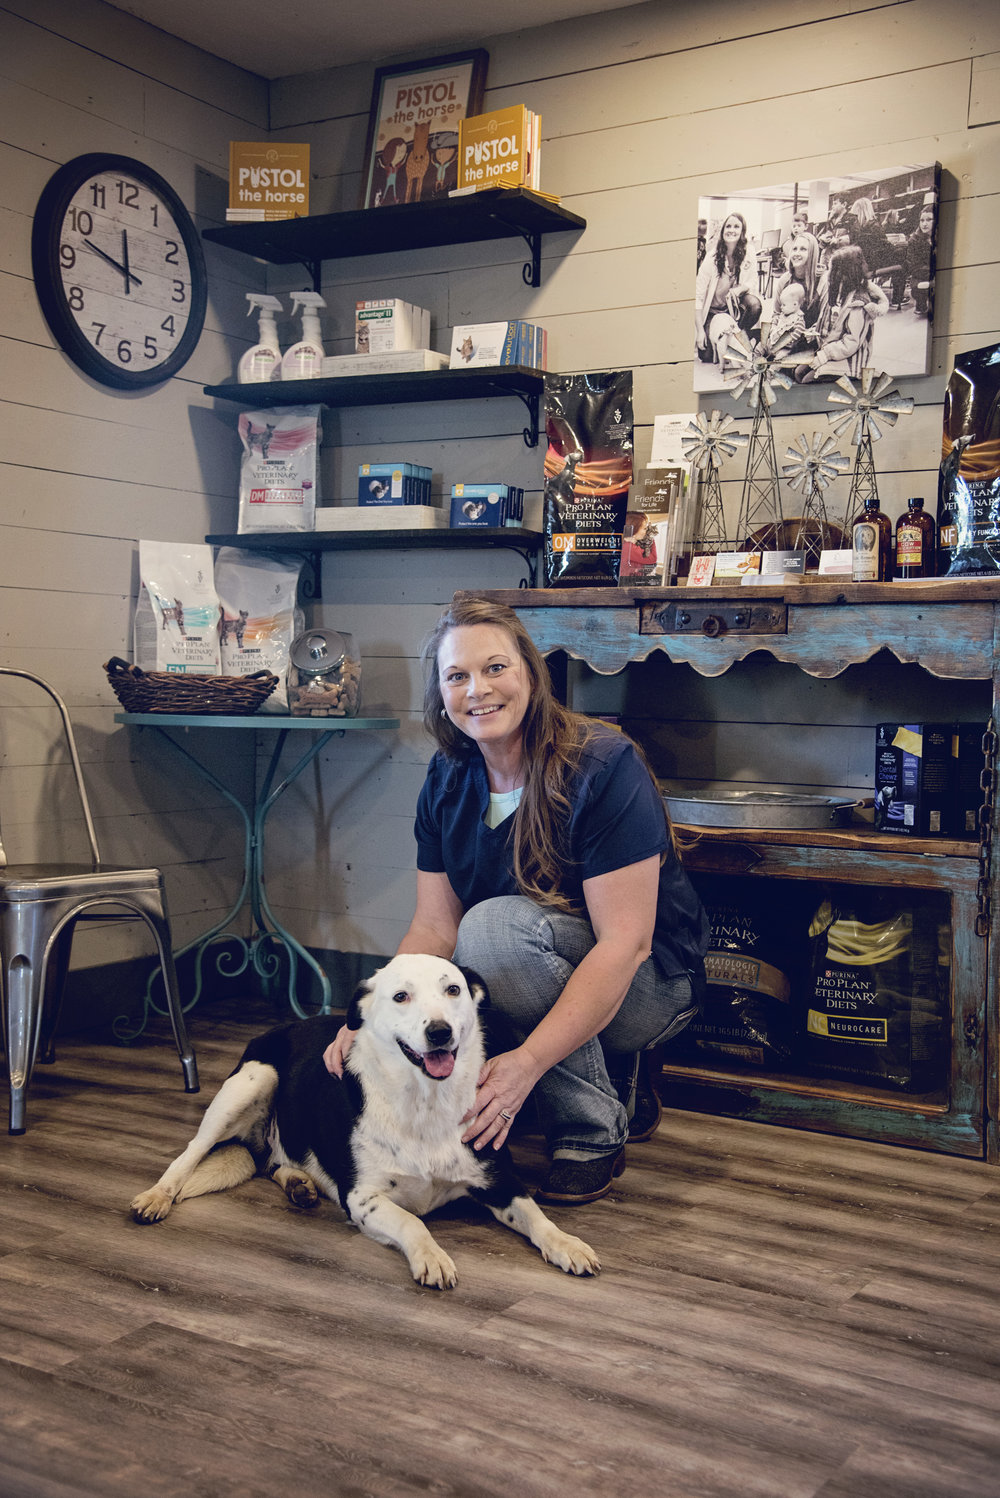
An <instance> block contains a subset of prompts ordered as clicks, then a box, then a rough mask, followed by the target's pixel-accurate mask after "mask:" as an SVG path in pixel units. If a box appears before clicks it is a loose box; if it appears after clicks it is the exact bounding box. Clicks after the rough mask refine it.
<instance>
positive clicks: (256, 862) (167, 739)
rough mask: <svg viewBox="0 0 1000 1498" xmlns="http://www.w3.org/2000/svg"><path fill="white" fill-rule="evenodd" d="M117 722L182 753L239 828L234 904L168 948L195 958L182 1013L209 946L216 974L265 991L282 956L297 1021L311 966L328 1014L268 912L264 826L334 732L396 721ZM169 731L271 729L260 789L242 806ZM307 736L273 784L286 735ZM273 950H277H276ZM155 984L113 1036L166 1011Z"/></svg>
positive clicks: (119, 718) (197, 990) (301, 956)
mask: <svg viewBox="0 0 1000 1498" xmlns="http://www.w3.org/2000/svg"><path fill="white" fill-rule="evenodd" d="M115 722H116V723H128V724H132V725H133V726H138V727H141V728H153V729H155V730H156V733H157V736H158V737H159V738H160V739H162V740H163V742H164V743H166V744H168V745H169V746H170V749H171V751H172V752H174V753H176V754H178V755H180V756H181V757H182V758H183V759H184V760H185V761H186V762H187V763H188V764H189V765H191V766H192V768H193V769H194V770H195V771H196V772H197V774H198V775H200V776H201V778H202V779H203V780H207V781H208V783H209V784H210V785H212V786H213V787H214V788H215V790H217V791H218V792H219V794H220V795H222V796H224V797H225V799H226V800H227V801H228V802H229V804H230V805H231V806H232V807H233V808H234V809H235V810H236V812H237V814H238V816H239V817H240V819H241V820H242V823H243V833H244V842H243V877H242V882H241V885H240V889H239V892H238V894H237V896H236V899H235V900H234V902H233V905H232V907H231V908H230V909H229V910H228V911H227V912H226V914H225V915H224V916H223V917H222V919H221V920H219V921H216V923H215V925H214V926H211V927H209V929H208V930H207V931H204V932H202V934H201V935H200V936H197V937H195V938H194V939H193V940H192V941H189V942H187V943H186V944H185V945H184V946H182V947H178V948H177V949H176V950H175V951H174V957H175V959H180V958H181V957H184V956H185V955H186V954H187V953H188V952H193V953H194V992H193V993H192V995H191V998H190V999H189V1000H188V1001H187V1003H185V1005H184V1010H185V1012H187V1010H189V1009H192V1008H193V1007H194V1005H195V1004H197V1002H198V1000H199V999H200V997H201V991H202V983H203V964H204V960H205V955H206V953H207V952H208V950H209V949H210V948H211V947H213V946H222V944H223V943H224V947H223V949H222V950H220V951H218V952H217V953H216V955H215V967H216V971H217V972H218V973H219V974H220V975H221V976H223V977H226V978H238V977H239V976H240V974H241V973H245V972H247V971H248V970H252V971H253V972H254V973H255V974H256V975H257V977H259V978H260V979H261V981H262V983H263V984H264V987H265V991H270V988H271V986H272V984H274V983H275V982H276V981H277V979H278V976H279V974H280V971H281V955H280V952H283V953H284V956H285V959H286V963H287V990H288V1002H289V1005H290V1006H291V1009H292V1011H293V1013H294V1014H296V1015H298V1017H299V1018H300V1019H304V1018H305V1017H306V1015H307V1012H308V1011H307V1010H305V1009H304V1008H303V1007H302V1005H301V1003H300V1002H299V999H298V997H297V993H296V990H297V987H298V979H299V969H300V964H303V963H304V964H305V965H306V966H307V967H309V968H311V969H312V971H313V973H314V974H315V976H316V979H317V980H318V982H319V988H320V993H321V996H322V997H321V1002H320V1008H319V1011H318V1012H319V1013H320V1014H329V1013H330V1011H331V1007H332V1006H331V999H332V991H331V988H330V980H329V978H328V977H327V975H326V973H325V972H324V971H323V969H322V968H321V967H320V965H319V963H318V962H317V961H316V959H315V958H314V957H313V956H312V954H311V953H310V952H308V951H307V950H306V949H305V947H303V946H302V945H301V943H300V942H298V941H296V939H295V937H294V936H293V935H292V934H291V932H290V931H288V929H287V928H286V927H285V926H283V925H282V924H281V922H280V921H279V920H278V918H277V916H276V915H275V913H274V911H273V910H272V909H271V905H270V903H269V901H268V898H267V892H266V889H265V885H264V869H263V858H264V824H265V822H266V820H267V817H268V815H269V813H270V811H271V809H272V808H273V806H274V804H275V802H276V801H277V800H278V798H279V797H280V796H281V795H282V794H283V793H284V792H285V791H286V790H287V789H288V787H289V786H290V785H291V784H292V783H293V781H295V780H297V779H298V777H299V776H300V775H301V774H302V772H303V770H305V769H306V768H307V766H308V765H310V764H311V763H312V762H313V760H314V759H315V758H316V756H317V755H318V754H319V753H320V751H321V750H322V749H323V747H324V746H325V745H326V744H327V743H328V742H329V740H330V739H331V738H333V736H334V735H335V734H336V735H338V736H339V737H343V735H344V734H345V733H346V732H347V731H349V730H352V731H358V730H373V731H379V730H384V729H389V728H398V727H399V719H398V718H288V717H278V716H277V715H275V716H272V717H269V716H267V715H261V716H259V717H251V718H238V717H210V716H204V717H202V716H193V715H184V714H175V713H116V714H115ZM168 728H182V729H185V730H186V729H190V728H213V729H218V728H224V729H234V728H240V729H244V730H246V729H251V730H265V731H266V730H270V731H272V732H275V731H276V732H277V734H278V739H277V742H276V744H275V746H274V750H273V752H272V754H271V760H270V763H269V765H268V769H267V773H266V775H265V776H264V779H263V782H262V784H261V786H260V789H259V790H258V791H257V793H256V795H255V797H254V802H253V805H252V806H251V807H247V806H245V805H244V804H243V802H242V801H240V800H239V798H238V797H236V796H234V795H233V793H232V791H230V790H229V788H228V787H227V786H225V785H223V783H222V781H221V780H219V779H218V777H217V776H216V775H215V774H214V773H213V772H212V771H211V770H210V769H209V768H208V767H207V766H206V765H204V764H203V763H202V762H201V760H199V759H198V758H196V756H195V755H193V754H192V753H191V751H190V750H189V749H188V748H186V747H185V746H184V745H183V744H182V743H180V742H179V741H178V739H177V738H175V737H174V735H173V734H171V733H168V732H167V731H166V730H167V729H168ZM294 731H299V732H311V733H314V734H316V735H318V737H317V738H316V740H315V742H314V743H313V744H311V745H310V746H309V748H308V750H307V751H306V753H305V754H303V755H302V756H301V757H300V758H299V759H298V760H297V761H296V762H295V764H293V765H292V767H291V769H290V770H288V771H287V773H286V774H285V775H284V776H283V777H282V778H281V780H279V781H278V784H277V785H275V783H274V781H275V776H276V774H277V770H278V764H279V761H280V759H281V753H282V750H283V748H284V746H285V741H286V739H287V737H288V734H289V732H294ZM245 908H249V913H250V918H251V922H252V928H253V930H252V934H251V935H250V936H249V937H246V936H243V935H241V934H240V933H239V932H237V931H235V930H233V929H231V928H232V926H233V922H234V921H235V920H236V917H237V916H238V915H239V914H240V912H241V911H242V910H244V909H245ZM276 949H280V951H279V950H276ZM160 982H161V979H160V969H159V966H157V967H155V968H154V969H153V971H152V972H151V974H150V976H149V981H148V983H147V984H146V991H145V994H144V995H143V1001H142V1013H141V1015H140V1016H139V1017H138V1018H137V1019H136V1020H132V1019H130V1018H129V1016H127V1015H121V1016H119V1018H118V1019H116V1020H115V1022H114V1026H113V1028H114V1033H115V1035H116V1036H117V1037H118V1039H119V1040H122V1041H125V1042H128V1041H130V1040H135V1039H137V1038H138V1036H140V1035H141V1034H142V1033H143V1031H144V1030H145V1028H146V1025H147V1024H148V1023H149V1019H150V1016H151V1014H160V1015H164V1014H166V1009H165V1007H164V1006H163V1005H162V1004H160V1003H159V1002H158V1001H157V999H156V998H155V997H154V990H155V989H156V987H157V984H158V983H160Z"/></svg>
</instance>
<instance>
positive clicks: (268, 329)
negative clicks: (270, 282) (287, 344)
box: [236, 291, 281, 385]
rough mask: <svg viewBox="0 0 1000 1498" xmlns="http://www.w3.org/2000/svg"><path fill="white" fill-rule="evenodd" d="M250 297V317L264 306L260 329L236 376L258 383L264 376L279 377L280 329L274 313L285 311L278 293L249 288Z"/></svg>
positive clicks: (267, 377)
mask: <svg viewBox="0 0 1000 1498" xmlns="http://www.w3.org/2000/svg"><path fill="white" fill-rule="evenodd" d="M247 301H248V302H249V303H250V306H249V307H248V308H247V317H252V316H253V312H254V308H255V307H257V308H259V309H260V332H259V333H258V335H257V342H256V343H255V344H254V346H253V348H248V349H247V351H246V353H245V354H242V355H241V356H240V362H239V364H238V365H237V366H236V378H237V379H238V380H239V382H240V384H241V385H251V384H254V385H255V384H259V383H260V382H261V381H264V380H273V379H276V378H277V376H278V372H279V370H280V368H281V349H280V348H279V347H278V329H277V325H276V324H275V321H274V314H275V313H276V312H280V311H281V303H280V302H279V301H278V298H277V297H276V296H264V295H263V293H261V292H259V291H248V292H247Z"/></svg>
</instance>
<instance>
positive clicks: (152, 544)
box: [132, 541, 220, 676]
mask: <svg viewBox="0 0 1000 1498" xmlns="http://www.w3.org/2000/svg"><path fill="white" fill-rule="evenodd" d="M132 659H133V661H134V663H135V665H137V666H139V667H140V669H141V670H143V671H185V672H187V673H189V674H190V675H192V676H218V675H219V673H220V661H219V600H218V598H217V596H216V592H215V582H214V579H213V567H212V548H211V547H210V546H205V545H198V544H192V545H189V544H188V543H187V542H183V541H181V542H176V541H140V542H139V599H138V602H137V604H136V609H135V619H134V621H133V626H132Z"/></svg>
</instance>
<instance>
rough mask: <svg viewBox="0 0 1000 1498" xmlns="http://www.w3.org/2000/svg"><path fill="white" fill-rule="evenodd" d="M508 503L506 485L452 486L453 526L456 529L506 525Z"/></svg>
mask: <svg viewBox="0 0 1000 1498" xmlns="http://www.w3.org/2000/svg"><path fill="white" fill-rule="evenodd" d="M508 502H509V491H508V486H507V485H506V484H452V486H451V523H452V526H453V527H455V529H465V528H466V527H468V526H476V527H479V528H480V529H483V528H485V527H487V526H502V525H504V524H505V523H506V517H507V507H508Z"/></svg>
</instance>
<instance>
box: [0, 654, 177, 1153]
mask: <svg viewBox="0 0 1000 1498" xmlns="http://www.w3.org/2000/svg"><path fill="white" fill-rule="evenodd" d="M0 676H12V677H18V678H20V679H21V680H22V681H28V682H33V683H34V685H35V686H37V687H40V688H41V689H42V691H44V692H47V693H48V695H49V697H51V699H52V701H53V702H54V703H55V705H56V707H57V708H58V709H59V715H60V717H61V719H62V725H63V731H64V734H65V738H66V745H67V748H68V750H69V757H70V760H71V762H72V766H73V773H74V776H75V778H76V788H77V792H78V794H79V797H80V806H81V808H82V810H83V820H84V823H85V824H86V829H87V837H88V840H89V842H90V852H91V861H90V863H30V864H9V863H8V862H7V858H6V854H5V853H4V850H3V844H2V842H0V977H2V981H0V1018H2V1021H3V1035H4V1044H5V1047H6V1052H7V1067H8V1071H9V1073H10V1132H11V1133H12V1134H23V1133H24V1130H25V1122H24V1119H25V1100H26V1096H27V1090H28V1083H29V1082H30V1080H31V1073H32V1071H33V1069H34V1064H35V1057H36V1055H37V1052H38V1049H39V1037H40V1036H41V1034H42V1032H43V1030H44V1032H45V1036H46V1048H47V1047H48V1045H49V1043H50V1041H51V1037H52V1035H53V1033H54V1031H55V1026H56V1020H57V1018H58V1012H59V1004H60V1002H61V999H62V989H63V985H64V980H65V976H66V972H67V970H68V968H69V957H70V948H71V945H72V940H73V928H74V925H75V923H76V921H77V919H78V918H83V919H87V918H88V913H92V911H93V908H94V907H95V906H100V905H108V904H112V905H116V906H121V907H124V909H125V911H127V912H128V914H127V915H126V916H125V917H124V918H125V919H128V920H134V919H135V918H136V917H138V918H140V919H142V920H143V921H145V923H146V925H147V926H148V927H149V928H150V930H151V931H152V933H153V936H154V937H155V939H156V947H157V951H158V953H159V957H160V966H161V969H162V972H163V981H164V987H165V989H166V997H167V1012H168V1013H169V1016H170V1023H171V1025H172V1027H173V1032H174V1040H175V1041H176V1043H177V1051H178V1054H179V1056H180V1059H181V1068H182V1070H183V1074H184V1088H185V1091H186V1092H197V1091H198V1070H197V1063H196V1061H195V1055H194V1051H193V1049H192V1047H191V1043H190V1041H189V1040H188V1036H187V1029H186V1026H185V1024H184V1012H183V1009H182V1006H181V998H180V990H179V988H178V986H177V974H176V970H175V968H174V959H173V953H172V950H171V940H170V923H169V920H168V917H167V905H166V896H165V893H164V888H163V875H162V874H161V873H160V871H159V869H130V868H119V867H115V866H113V865H110V864H105V863H102V862H101V855H100V851H99V849H98V846H97V836H96V834H95V831H94V821H93V817H92V816H91V812H90V804H89V802H88V800H87V791H86V787H85V785H84V781H83V772H82V770H81V767H80V757H79V755H78V754H77V749H76V740H75V738H74V736H73V726H72V724H71V722H70V718H69V713H68V712H67V710H66V706H65V703H64V702H63V701H62V699H61V697H59V695H58V694H57V693H56V692H55V691H53V689H52V687H50V686H49V685H48V683H47V682H45V681H43V680H42V679H41V677H40V676H33V675H32V673H31V672H30V671H17V670H14V669H13V667H9V666H0ZM90 918H94V917H93V915H92V914H90ZM100 918H101V919H105V920H107V919H114V918H115V913H114V912H102V914H101V917H100ZM119 918H121V917H119Z"/></svg>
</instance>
